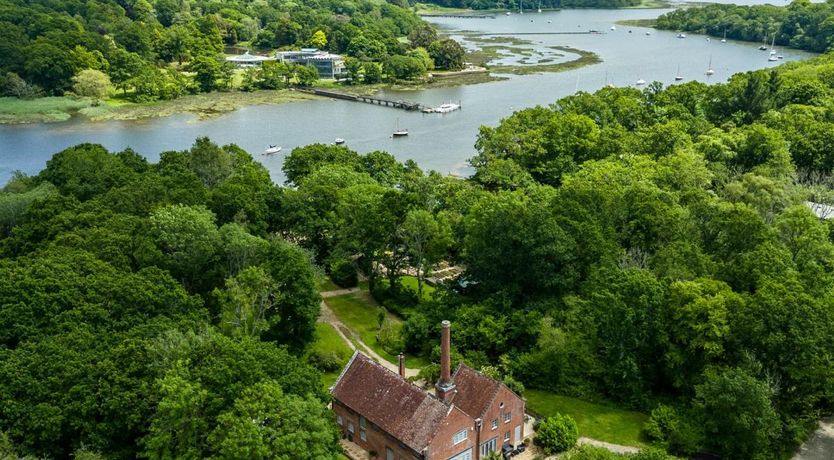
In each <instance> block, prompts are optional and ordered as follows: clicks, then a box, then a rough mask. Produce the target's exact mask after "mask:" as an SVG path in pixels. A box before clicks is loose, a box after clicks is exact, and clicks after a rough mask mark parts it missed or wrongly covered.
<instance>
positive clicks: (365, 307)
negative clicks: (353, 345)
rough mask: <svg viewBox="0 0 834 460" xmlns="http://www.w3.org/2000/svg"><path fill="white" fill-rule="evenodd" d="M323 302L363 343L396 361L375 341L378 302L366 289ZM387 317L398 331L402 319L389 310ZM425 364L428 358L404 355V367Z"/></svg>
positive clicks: (393, 356)
mask: <svg viewBox="0 0 834 460" xmlns="http://www.w3.org/2000/svg"><path fill="white" fill-rule="evenodd" d="M325 302H326V303H327V305H329V306H330V309H331V310H333V313H335V314H336V316H338V317H339V319H340V320H341V321H342V322H343V323H344V324H345V325H346V326H347V327H349V328H351V329H352V330H353V331H354V332H356V333H357V334H359V337H361V338H362V341H363V342H365V345H367V346H368V347H370V348H371V349H372V350H373V351H375V352H376V353H378V354H379V355H380V356H382V357H383V358H385V359H386V360H388V361H389V362H392V363H396V362H397V357H396V356H395V355H392V354H390V353H388V352H387V351H385V350H384V349H383V348H382V346H380V345H379V344H378V343H377V341H376V333H377V331H378V323H377V313H378V312H379V304H377V303H376V301H374V299H373V298H371V295H370V294H369V293H368V292H367V291H361V292H357V293H353V294H348V295H343V296H338V297H330V298H328V299H325ZM388 319H390V320H391V321H393V323H394V329H395V331H396V332H399V329H400V328H401V327H402V319H400V318H399V317H397V316H395V315H393V314H391V313H390V312H389V313H388ZM427 364H428V360H427V359H425V358H422V357H419V356H409V355H406V359H405V365H406V367H410V368H420V367H423V366H425V365H427Z"/></svg>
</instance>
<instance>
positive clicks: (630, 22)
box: [616, 19, 657, 27]
mask: <svg viewBox="0 0 834 460" xmlns="http://www.w3.org/2000/svg"><path fill="white" fill-rule="evenodd" d="M656 23H657V20H656V19H622V20H620V21H617V22H616V24H617V25H618V26H626V27H654V25H655V24H656Z"/></svg>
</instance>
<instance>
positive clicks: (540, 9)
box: [539, 0, 542, 13]
mask: <svg viewBox="0 0 834 460" xmlns="http://www.w3.org/2000/svg"><path fill="white" fill-rule="evenodd" d="M541 12H542V2H541V0H539V13H541Z"/></svg>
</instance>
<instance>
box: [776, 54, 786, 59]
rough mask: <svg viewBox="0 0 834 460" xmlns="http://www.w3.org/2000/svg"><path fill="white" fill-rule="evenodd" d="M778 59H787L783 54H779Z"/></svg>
mask: <svg viewBox="0 0 834 460" xmlns="http://www.w3.org/2000/svg"><path fill="white" fill-rule="evenodd" d="M776 59H785V56H782V55H781V54H777V55H776Z"/></svg>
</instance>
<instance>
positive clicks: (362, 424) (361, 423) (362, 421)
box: [359, 415, 368, 430]
mask: <svg viewBox="0 0 834 460" xmlns="http://www.w3.org/2000/svg"><path fill="white" fill-rule="evenodd" d="M367 427H368V422H367V421H366V420H365V417H363V416H361V415H360V416H359V428H362V429H363V430H364V429H365V428H367Z"/></svg>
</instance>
